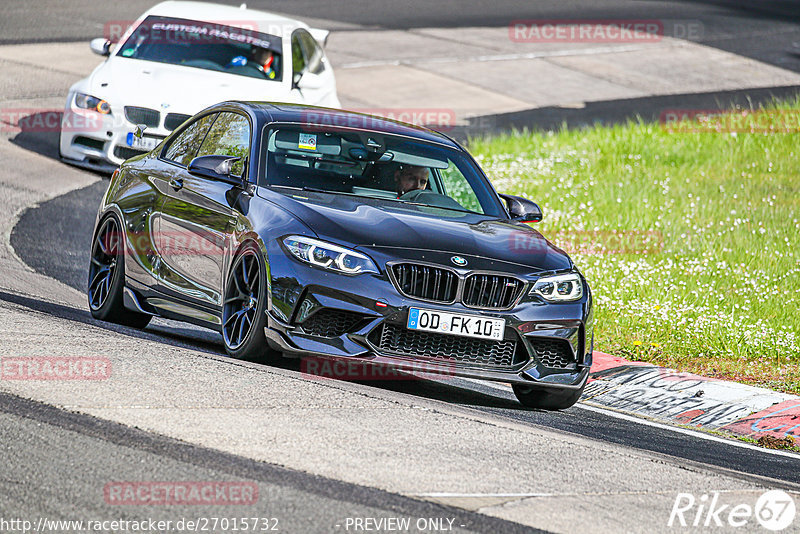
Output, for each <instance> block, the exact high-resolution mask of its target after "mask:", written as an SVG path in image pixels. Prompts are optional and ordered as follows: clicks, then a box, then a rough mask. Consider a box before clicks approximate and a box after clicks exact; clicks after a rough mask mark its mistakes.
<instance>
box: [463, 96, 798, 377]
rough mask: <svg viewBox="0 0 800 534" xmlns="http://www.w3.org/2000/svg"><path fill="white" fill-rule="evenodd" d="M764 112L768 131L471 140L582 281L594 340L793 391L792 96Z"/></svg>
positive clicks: (641, 127)
mask: <svg viewBox="0 0 800 534" xmlns="http://www.w3.org/2000/svg"><path fill="white" fill-rule="evenodd" d="M766 110H767V113H766V114H764V115H762V116H760V117H759V121H758V122H759V125H760V127H761V126H763V123H764V120H765V118H764V117H765V116H766V117H767V119H766V120H770V119H769V117H770V116H773V120H774V121H776V127H775V128H774V131H772V132H769V133H763V132H762V133H742V132H738V133H725V132H724V128H722V130H723V131H721V132H704V133H692V132H691V130H693V129H692V128H687V129H686V130H690V131H689V132H688V133H676V132H674V131H673V132H670V131H668V129H667V128H665V127H664V126H662V125H661V124H653V123H646V122H642V121H639V122H630V123H628V124H626V125H622V126H613V127H606V126H598V127H593V128H588V129H581V130H568V129H563V130H562V131H558V132H527V131H524V132H515V133H512V134H508V135H502V136H499V137H492V138H477V139H471V140H470V142H469V147H470V151H471V152H472V153H473V154H474V155H475V156H476V158H477V160H478V162H479V163H480V164H481V166H482V167H483V168H484V170H485V171H486V173H487V174H488V176H489V177H490V178H491V179H492V181H493V183H494V185H495V187H496V188H497V189H498V191H500V192H505V193H511V194H518V195H522V196H525V197H527V198H530V199H531V200H534V201H536V202H538V203H539V205H540V206H541V207H542V209H543V211H544V214H545V218H544V221H543V222H542V223H540V224H537V225H533V227H534V228H536V229H538V230H539V231H541V232H542V233H543V234H544V235H545V236H546V237H548V238H550V239H551V240H553V241H555V242H556V243H558V244H561V245H563V248H565V250H567V251H568V252H571V254H572V257H573V259H574V260H575V262H576V264H577V265H578V267H579V268H580V269H581V271H582V272H583V273H584V274H585V275H586V277H587V278H588V280H589V282H590V284H591V286H592V289H593V292H594V296H595V313H596V329H595V348H596V349H597V350H601V351H604V352H608V353H611V354H616V355H619V356H624V357H627V358H632V359H636V360H642V361H649V362H653V363H657V364H659V365H665V366H669V367H673V368H677V369H680V370H683V371H691V372H696V373H700V374H704V375H706V376H709V375H710V376H716V377H720V378H727V379H732V380H737V381H742V382H748V383H752V384H754V385H762V386H765V387H769V388H772V389H777V390H781V391H787V392H792V393H800V365H798V364H800V311H798V307H800V250H799V249H798V244H799V243H800V238H798V236H800V134H798V133H781V132H782V130H783V128H782V127H781V126H782V125H783V124H785V123H786V121H787V117H789V118H792V117H794V122H795V123H797V122H798V120H797V118H798V117H800V99H798V100H797V101H794V102H789V103H782V104H773V105H772V106H769V107H767V108H766ZM723 122H724V121H723ZM795 131H796V130H795Z"/></svg>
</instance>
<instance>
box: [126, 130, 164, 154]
mask: <svg viewBox="0 0 800 534" xmlns="http://www.w3.org/2000/svg"><path fill="white" fill-rule="evenodd" d="M125 141H126V142H127V144H128V146H129V147H131V148H138V149H139V150H147V151H150V150H153V149H154V148H155V147H156V146H158V143H160V142H161V139H158V138H156V137H136V136H135V135H133V132H131V133H129V134H128V136H127V138H126V139H125Z"/></svg>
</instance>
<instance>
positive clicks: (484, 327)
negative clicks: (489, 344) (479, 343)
mask: <svg viewBox="0 0 800 534" xmlns="http://www.w3.org/2000/svg"><path fill="white" fill-rule="evenodd" d="M406 327H407V328H408V329H409V330H424V331H425V332H436V333H439V334H452V335H454V336H465V337H477V338H479V339H491V340H494V341H500V340H502V339H503V334H504V333H505V328H506V320H505V319H498V318H496V317H480V316H478V315H462V314H460V313H448V312H443V311H439V310H425V309H420V308H411V309H409V310H408V322H407V323H406Z"/></svg>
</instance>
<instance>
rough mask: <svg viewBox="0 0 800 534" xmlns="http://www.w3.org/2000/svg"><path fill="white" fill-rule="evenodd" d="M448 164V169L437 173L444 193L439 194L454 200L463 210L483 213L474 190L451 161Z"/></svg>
mask: <svg viewBox="0 0 800 534" xmlns="http://www.w3.org/2000/svg"><path fill="white" fill-rule="evenodd" d="M449 163H450V166H449V167H447V168H446V169H442V170H440V171H439V173H440V174H439V176H440V177H441V179H442V186H443V187H444V191H441V193H442V194H445V195H447V196H449V197H450V198H452V199H454V200H455V201H456V202H458V203H459V204H461V206H463V207H464V208H465V209H468V210H470V211H475V212H478V213H483V208H482V207H481V203H480V201H479V200H478V197H477V196H476V195H475V190H474V189H473V188H472V186H471V185H470V184H469V182H467V178H466V177H465V176H464V175H463V174H461V171H460V170H459V169H458V167H456V166H455V164H454V163H453V162H452V161H450V162H449Z"/></svg>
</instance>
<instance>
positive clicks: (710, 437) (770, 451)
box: [575, 401, 800, 459]
mask: <svg viewBox="0 0 800 534" xmlns="http://www.w3.org/2000/svg"><path fill="white" fill-rule="evenodd" d="M575 407H576V408H580V409H583V410H587V411H590V412H596V413H600V414H603V415H607V416H610V417H616V418H617V419H623V420H625V421H630V422H632V423H639V424H640V425H645V426H651V427H654V428H661V429H663V430H670V431H672V432H677V433H678V434H685V435H687V436H692V437H696V438H698V439H704V440H706V441H714V442H717V443H725V444H727V445H732V446H734V447H740V448H743V449H750V450H753V451H756V452H761V453H766V454H773V455H775V456H785V457H788V458H794V459H798V458H800V455H798V454H797V453H793V452H789V451H782V450H778V449H765V448H763V447H757V446H756V445H752V444H750V443H747V442H744V441H739V440H736V439H728V438H721V437H719V436H714V435H713V434H706V433H705V432H700V431H697V430H691V429H688V428H682V427H679V426H672V425H667V424H664V423H658V422H656V421H651V420H649V419H642V418H640V417H636V416H633V415H627V414H624V413H620V412H615V411H613V410H608V409H605V408H601V407H599V406H596V405H593V404H589V403H587V402H586V401H579V402H578V404H576V405H575Z"/></svg>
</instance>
